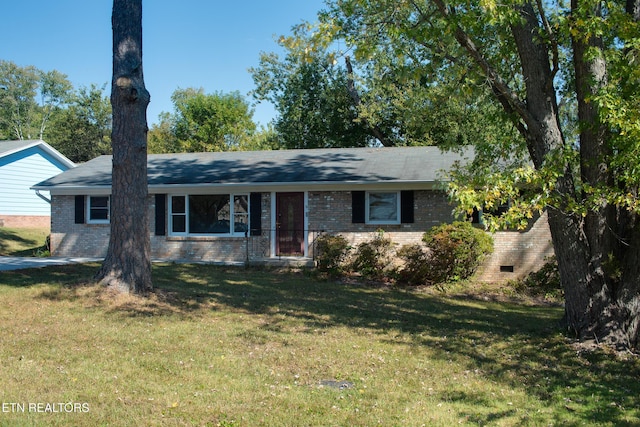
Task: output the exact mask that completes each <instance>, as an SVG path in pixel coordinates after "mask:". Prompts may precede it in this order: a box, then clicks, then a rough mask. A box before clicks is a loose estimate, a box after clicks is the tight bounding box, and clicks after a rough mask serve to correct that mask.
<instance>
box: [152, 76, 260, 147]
mask: <svg viewBox="0 0 640 427" xmlns="http://www.w3.org/2000/svg"><path fill="white" fill-rule="evenodd" d="M171 99H172V101H173V104H174V108H175V112H174V114H173V115H171V116H169V117H166V116H161V117H164V118H165V119H167V118H168V119H169V120H170V126H171V133H172V134H173V135H174V136H175V139H176V140H177V145H178V147H176V148H178V149H177V150H176V151H179V152H203V151H230V150H241V149H242V148H243V146H244V145H245V144H247V142H248V141H249V140H250V138H251V135H253V133H254V132H255V128H256V125H255V123H254V122H253V118H252V117H253V111H252V110H251V108H250V107H249V104H248V103H247V102H246V100H245V99H244V98H243V97H242V95H240V93H239V92H231V93H228V94H223V93H213V94H205V93H204V91H203V89H193V88H189V89H177V90H176V91H175V92H174V93H173V95H172V97H171ZM161 126H164V125H161Z"/></svg>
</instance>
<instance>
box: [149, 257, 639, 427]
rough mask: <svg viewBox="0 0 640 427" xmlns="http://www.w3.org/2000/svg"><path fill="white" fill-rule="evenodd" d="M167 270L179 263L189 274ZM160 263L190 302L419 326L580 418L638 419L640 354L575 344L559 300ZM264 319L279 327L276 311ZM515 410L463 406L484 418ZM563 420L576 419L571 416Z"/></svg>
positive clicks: (427, 339) (445, 347)
mask: <svg viewBox="0 0 640 427" xmlns="http://www.w3.org/2000/svg"><path fill="white" fill-rule="evenodd" d="M163 271H167V272H173V273H174V274H175V273H176V272H177V273H178V276H179V279H180V280H178V281H176V280H175V277H173V278H170V277H166V275H164V274H163ZM155 272H156V279H155V280H156V284H157V286H158V287H160V288H162V289H165V290H167V291H170V292H175V293H176V294H177V295H180V297H181V298H184V301H188V306H185V307H186V308H187V309H189V310H190V309H194V308H197V307H198V306H199V305H201V304H205V303H206V302H208V301H214V302H215V303H216V304H220V305H224V306H227V307H231V308H233V309H236V310H244V311H246V312H248V313H257V314H264V315H273V316H274V317H275V316H287V317H293V318H296V319H298V320H300V321H302V322H303V323H304V325H305V326H306V331H307V332H309V333H314V332H313V331H315V330H318V329H321V328H325V327H331V326H335V325H338V326H349V327H354V328H366V329H368V330H374V331H378V332H380V333H381V334H383V336H384V338H382V337H381V339H391V338H388V337H390V336H394V334H393V331H398V334H397V335H395V336H397V337H398V338H397V340H398V342H400V343H403V344H406V343H407V336H410V337H411V338H410V339H411V340H412V341H413V344H414V345H420V346H429V347H430V348H432V349H434V352H435V353H436V354H439V357H442V358H443V359H445V360H448V359H451V358H452V357H454V358H456V360H465V362H464V363H469V362H468V361H471V362H470V363H469V366H468V368H467V369H469V370H471V371H473V370H478V371H480V372H482V373H483V374H484V375H487V376H489V377H491V378H495V379H496V380H497V381H500V382H507V383H509V384H511V385H513V386H515V387H521V386H524V387H525V388H526V389H527V392H528V393H529V394H531V395H535V396H537V397H538V398H539V399H540V400H542V401H549V402H552V401H553V402H554V406H556V407H557V406H560V407H562V406H564V408H565V409H566V411H567V412H568V413H571V414H572V418H573V419H576V418H579V419H582V420H583V422H580V423H579V424H580V425H582V424H583V423H585V422H586V423H587V424H591V423H596V424H599V423H604V424H609V423H610V424H612V425H625V421H624V418H623V417H624V414H625V413H626V412H627V411H631V412H629V414H632V416H633V417H635V419H636V420H637V419H638V416H639V415H640V413H639V411H638V407H639V406H640V400H639V399H638V396H640V381H638V379H640V363H639V361H638V360H637V359H633V360H629V361H621V360H618V359H616V358H615V357H613V356H612V355H611V354H606V353H604V352H602V351H596V352H581V351H578V350H576V349H575V348H574V347H572V346H571V345H568V342H567V340H566V339H565V337H564V336H563V335H562V334H560V331H559V330H558V328H557V324H558V320H559V319H560V317H561V315H562V312H561V310H560V309H558V308H557V307H555V308H554V307H527V306H523V305H517V304H507V303H495V302H488V301H470V300H469V299H459V300H456V299H455V298H440V297H438V296H435V295H426V294H423V293H419V292H413V291H409V290H405V289H399V288H387V287H379V288H376V287H369V286H362V285H357V284H348V285H347V284H344V283H339V282H335V281H333V282H332V281H319V280H317V279H315V278H312V277H307V276H305V275H303V274H297V275H293V274H278V273H275V272H273V271H260V270H242V269H222V268H218V269H212V268H210V267H209V268H206V267H205V268H203V267H200V266H193V265H191V266H158V267H156V270H155ZM190 278H191V279H190ZM274 325H275V329H274ZM265 327H267V328H270V330H271V331H275V332H278V328H277V318H276V319H274V321H273V322H269V323H268V325H267V326H265ZM282 333H287V332H286V331H285V332H282ZM457 356H465V358H466V359H462V358H459V357H457ZM476 397H477V398H481V399H486V398H487V394H485V393H483V392H482V391H480V394H478V395H477V396H476ZM442 398H443V399H448V400H450V399H451V396H443V397H442ZM460 398H461V399H465V400H467V399H468V398H469V396H462V397H460ZM489 399H490V397H489ZM558 401H560V404H558ZM490 406H491V405H489V407H490ZM512 414H513V411H498V412H495V413H489V414H485V415H478V414H461V415H463V416H468V419H469V420H472V421H473V422H475V423H478V424H480V425H485V424H492V423H496V422H498V421H499V419H501V418H504V417H509V416H511V415H512ZM556 421H557V422H558V423H562V424H565V425H571V423H567V421H566V419H564V418H563V417H560V418H558V419H557V420H556ZM628 425H631V424H628Z"/></svg>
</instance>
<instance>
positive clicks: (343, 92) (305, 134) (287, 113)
mask: <svg viewBox="0 0 640 427" xmlns="http://www.w3.org/2000/svg"><path fill="white" fill-rule="evenodd" d="M334 61H335V59H334V58H332V57H329V56H327V55H326V54H323V53H315V54H310V53H308V52H306V53H301V52H298V51H296V50H295V49H290V50H289V51H288V53H287V55H286V57H285V58H284V59H280V58H279V57H278V56H277V55H275V54H265V53H263V54H262V55H261V57H260V65H259V66H258V67H257V68H252V69H251V70H250V71H251V73H252V76H253V80H254V82H255V85H256V88H257V89H256V90H255V91H254V92H253V95H254V97H255V98H256V99H257V100H259V101H265V100H266V101H270V102H272V103H273V104H274V105H275V108H276V111H277V113H278V116H277V117H276V119H275V121H274V129H275V131H276V133H277V139H278V145H279V147H281V148H288V149H293V148H326V147H362V146H367V145H369V144H370V143H371V141H372V138H371V137H370V136H369V132H368V129H367V126H366V125H364V124H363V123H362V122H361V121H359V120H358V111H357V108H356V104H355V102H354V100H353V99H352V97H351V96H350V94H349V91H348V85H349V82H348V76H347V73H346V71H345V69H344V68H342V67H339V66H337V65H336V64H335V62H334Z"/></svg>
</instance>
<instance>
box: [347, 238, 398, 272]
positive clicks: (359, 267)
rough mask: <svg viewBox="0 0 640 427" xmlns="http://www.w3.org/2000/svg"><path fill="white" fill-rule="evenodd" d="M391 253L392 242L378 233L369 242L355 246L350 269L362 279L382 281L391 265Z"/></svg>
mask: <svg viewBox="0 0 640 427" xmlns="http://www.w3.org/2000/svg"><path fill="white" fill-rule="evenodd" d="M392 252H393V242H391V239H388V238H386V237H384V233H383V232H382V231H380V232H378V233H377V234H376V236H375V237H374V238H373V240H371V241H370V242H363V243H360V244H359V245H358V246H357V248H356V252H355V257H354V260H353V262H352V264H351V268H352V269H353V271H356V272H358V273H360V274H362V276H364V277H369V278H373V279H382V278H384V277H385V276H386V275H387V273H388V272H389V271H390V268H389V267H391V266H392V265H393V263H392V261H393V257H392Z"/></svg>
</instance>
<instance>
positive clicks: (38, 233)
mask: <svg viewBox="0 0 640 427" xmlns="http://www.w3.org/2000/svg"><path fill="white" fill-rule="evenodd" d="M48 235H49V228H7V227H0V256H9V255H10V256H47V255H49V250H48V248H46V246H45V242H46V239H47V236H48ZM0 409H1V408H0Z"/></svg>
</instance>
